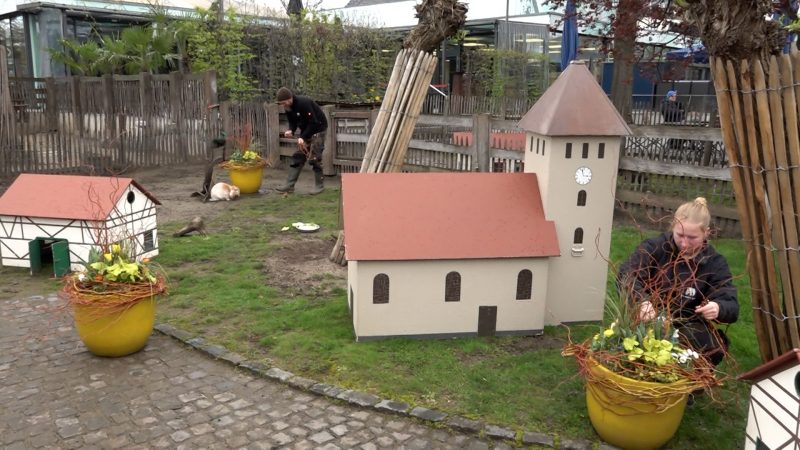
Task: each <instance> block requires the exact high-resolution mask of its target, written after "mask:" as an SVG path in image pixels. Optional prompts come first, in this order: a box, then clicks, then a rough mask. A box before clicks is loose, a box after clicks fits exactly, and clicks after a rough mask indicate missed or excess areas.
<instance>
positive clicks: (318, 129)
mask: <svg viewBox="0 0 800 450" xmlns="http://www.w3.org/2000/svg"><path fill="white" fill-rule="evenodd" d="M277 100H278V104H280V105H281V106H283V109H284V111H285V112H286V119H287V120H288V121H289V129H288V130H286V131H285V132H284V133H283V135H284V136H285V137H292V136H293V135H294V132H295V130H296V129H297V128H298V127H299V128H300V135H299V136H298V137H297V151H296V152H295V153H294V154H293V155H292V164H290V165H289V177H288V179H287V180H286V184H284V185H283V186H279V187H277V188H275V190H276V191H279V192H287V193H291V192H294V185H295V183H296V182H297V179H298V178H299V177H300V172H301V171H302V170H303V165H304V164H305V163H306V161H308V163H309V165H310V166H311V168H312V169H313V170H314V189H312V190H311V192H310V194H311V195H316V194H319V193H320V192H322V190H323V189H325V184H324V178H323V175H322V152H323V151H324V150H325V131H326V130H327V129H328V120H327V119H326V118H325V114H324V113H323V112H322V108H320V107H319V105H318V104H317V103H316V102H315V101H314V100H312V99H310V98H308V97H304V96H302V95H294V94H293V93H292V91H290V90H289V89H287V88H285V87H282V88H280V89H278V95H277Z"/></svg>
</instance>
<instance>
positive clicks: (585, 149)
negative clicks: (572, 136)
mask: <svg viewBox="0 0 800 450" xmlns="http://www.w3.org/2000/svg"><path fill="white" fill-rule="evenodd" d="M588 157H589V143H588V142H584V143H583V149H582V150H581V158H583V159H586V158H588Z"/></svg>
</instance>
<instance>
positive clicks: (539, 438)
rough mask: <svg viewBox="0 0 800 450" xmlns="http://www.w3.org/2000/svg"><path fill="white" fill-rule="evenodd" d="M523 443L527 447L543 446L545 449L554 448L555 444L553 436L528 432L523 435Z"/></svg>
mask: <svg viewBox="0 0 800 450" xmlns="http://www.w3.org/2000/svg"><path fill="white" fill-rule="evenodd" d="M522 443H523V444H527V445H541V446H544V447H554V446H555V442H554V440H553V438H552V436H549V435H547V434H544V433H535V432H532V431H526V432H525V433H523V434H522Z"/></svg>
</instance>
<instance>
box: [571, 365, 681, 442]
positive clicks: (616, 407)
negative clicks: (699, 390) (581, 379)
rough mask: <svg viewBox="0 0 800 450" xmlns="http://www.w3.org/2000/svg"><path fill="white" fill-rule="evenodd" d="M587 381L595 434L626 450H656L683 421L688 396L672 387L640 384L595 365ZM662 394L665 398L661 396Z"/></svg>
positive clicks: (592, 366)
mask: <svg viewBox="0 0 800 450" xmlns="http://www.w3.org/2000/svg"><path fill="white" fill-rule="evenodd" d="M589 371H590V372H591V374H592V376H591V377H589V378H588V379H587V382H586V406H587V409H588V410H589V419H590V420H591V422H592V425H593V426H594V429H595V431H597V434H598V435H600V437H601V438H602V439H603V440H604V441H606V442H608V443H609V444H612V445H615V446H617V447H619V448H621V449H624V450H650V449H657V448H660V447H661V446H663V445H664V444H666V443H667V441H669V440H670V439H672V436H673V435H674V434H675V432H676V431H677V430H678V426H679V425H680V423H681V419H682V418H683V412H684V409H685V408H686V400H687V398H688V394H686V393H676V392H680V391H683V390H684V389H681V386H680V384H682V383H685V382H683V381H678V382H676V383H673V384H672V385H669V384H667V385H665V384H662V383H650V382H647V381H639V380H634V379H631V378H627V377H623V376H621V375H618V374H616V373H614V372H612V371H610V370H608V369H607V368H606V367H604V366H602V365H600V364H597V363H593V364H592V365H591V366H590V368H589ZM659 392H663V395H661V394H659Z"/></svg>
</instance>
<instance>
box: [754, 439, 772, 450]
mask: <svg viewBox="0 0 800 450" xmlns="http://www.w3.org/2000/svg"><path fill="white" fill-rule="evenodd" d="M756 450H770V448H769V447H767V444H765V443H764V441H762V440H761V438H756Z"/></svg>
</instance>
